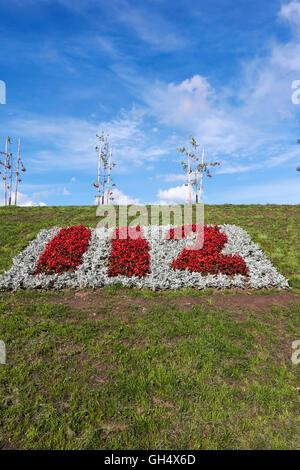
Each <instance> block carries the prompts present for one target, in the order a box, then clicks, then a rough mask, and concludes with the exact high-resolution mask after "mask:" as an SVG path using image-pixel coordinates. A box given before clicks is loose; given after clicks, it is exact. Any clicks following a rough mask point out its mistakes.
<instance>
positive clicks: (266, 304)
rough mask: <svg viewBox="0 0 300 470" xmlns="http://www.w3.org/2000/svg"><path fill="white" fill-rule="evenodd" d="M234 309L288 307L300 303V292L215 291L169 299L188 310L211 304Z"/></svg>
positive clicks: (261, 309)
mask: <svg viewBox="0 0 300 470" xmlns="http://www.w3.org/2000/svg"><path fill="white" fill-rule="evenodd" d="M210 301H212V302H211V305H212V306H215V307H218V308H222V309H226V310H233V311H250V312H262V311H266V312H267V311H268V310H270V308H271V307H272V306H273V305H278V306H282V307H288V306H289V305H290V304H295V303H299V305H300V294H295V293H292V292H278V293H272V294H266V295H264V294H252V293H251V294H248V293H247V292H239V293H236V294H225V295H224V294H222V293H220V292H214V293H213V294H212V295H210V296H205V297H185V296H183V297H177V298H174V299H172V300H170V301H169V303H170V304H172V305H174V306H176V307H178V308H180V309H183V310H187V309H189V308H192V307H194V306H195V305H210Z"/></svg>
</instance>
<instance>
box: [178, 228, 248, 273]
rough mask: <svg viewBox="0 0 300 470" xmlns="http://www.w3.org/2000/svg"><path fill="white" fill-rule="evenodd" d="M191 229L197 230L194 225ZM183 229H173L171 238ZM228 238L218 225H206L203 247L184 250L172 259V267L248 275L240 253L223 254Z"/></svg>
mask: <svg viewBox="0 0 300 470" xmlns="http://www.w3.org/2000/svg"><path fill="white" fill-rule="evenodd" d="M191 229H192V231H193V232H195V231H196V226H195V225H193V226H192V227H191ZM183 230H184V226H182V227H176V228H175V229H171V230H170V232H169V237H170V238H169V239H174V236H175V235H176V233H177V234H178V233H180V231H182V233H183ZM185 236H186V235H185ZM177 238H178V237H177ZM182 238H183V237H182ZM227 240H228V239H227V236H226V235H225V233H220V229H219V227H218V226H217V225H215V226H213V227H207V226H206V225H205V226H204V244H203V247H202V248H201V249H200V250H187V249H184V250H182V252H181V254H180V255H179V256H178V258H177V259H174V260H173V261H172V263H171V268H173V269H179V270H180V271H184V270H185V269H188V270H189V271H192V272H201V273H203V274H208V273H210V274H218V273H222V274H227V275H233V274H243V275H247V273H248V267H247V266H246V263H245V261H244V260H243V258H242V257H241V256H240V255H223V254H222V253H221V251H222V250H223V248H224V246H225V243H226V242H227Z"/></svg>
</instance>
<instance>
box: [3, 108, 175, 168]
mask: <svg viewBox="0 0 300 470" xmlns="http://www.w3.org/2000/svg"><path fill="white" fill-rule="evenodd" d="M144 114H145V110H143V109H141V108H139V109H138V108H136V107H135V106H133V108H132V109H131V111H129V112H127V113H126V112H125V111H124V110H123V111H122V112H121V114H120V116H119V117H117V118H115V119H112V120H111V121H101V122H98V123H96V124H95V123H94V122H89V121H87V120H80V119H76V118H70V117H56V118H55V119H54V118H48V117H47V116H46V117H45V116H34V117H32V118H28V119H14V120H12V121H11V122H10V123H9V126H10V128H11V129H12V132H14V133H15V134H17V135H20V136H21V137H22V138H23V139H30V140H31V141H32V142H35V143H39V144H40V146H41V147H43V148H44V149H45V148H46V149H47V150H44V149H42V150H40V151H39V152H38V153H37V155H36V156H35V158H32V159H31V160H29V161H30V164H31V171H32V172H39V173H40V172H41V171H49V170H50V169H56V168H59V169H69V168H70V163H71V162H72V168H73V169H76V170H81V171H85V172H87V173H89V172H90V171H91V168H92V166H93V167H94V168H95V170H96V169H97V156H96V153H95V150H94V149H95V145H96V137H95V136H96V134H97V133H99V132H101V130H102V129H103V130H104V131H105V133H107V134H109V144H110V145H111V147H112V149H113V159H114V160H115V161H116V163H117V167H116V169H115V172H123V171H128V169H129V166H128V165H129V164H131V165H132V164H133V165H141V164H143V162H144V161H148V162H151V161H156V160H158V159H160V158H161V157H162V156H163V155H166V154H167V153H168V152H169V151H170V148H171V146H170V144H169V143H168V142H162V143H161V144H160V145H156V144H155V143H154V142H153V139H152V137H150V136H148V134H147V133H146V132H145V131H144V130H143V118H144Z"/></svg>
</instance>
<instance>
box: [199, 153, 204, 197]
mask: <svg viewBox="0 0 300 470" xmlns="http://www.w3.org/2000/svg"><path fill="white" fill-rule="evenodd" d="M203 163H204V148H203V150H202V167H201V174H200V191H199V202H201V197H202V185H203Z"/></svg>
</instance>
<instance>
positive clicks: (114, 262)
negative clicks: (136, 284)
mask: <svg viewBox="0 0 300 470" xmlns="http://www.w3.org/2000/svg"><path fill="white" fill-rule="evenodd" d="M137 232H138V233H137ZM139 232H140V233H139ZM112 239H113V240H112V246H111V252H110V257H109V261H108V276H110V277H113V276H118V275H120V274H123V275H124V276H128V277H132V276H139V277H143V276H146V274H148V273H149V272H150V255H149V249H150V247H149V243H148V242H147V241H146V240H145V239H144V238H143V233H142V231H141V229H140V227H139V226H137V227H134V228H131V227H121V228H117V229H116V230H115V232H114V234H113V236H112Z"/></svg>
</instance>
